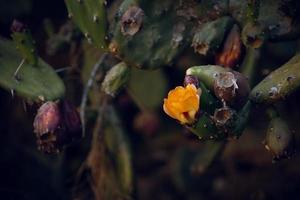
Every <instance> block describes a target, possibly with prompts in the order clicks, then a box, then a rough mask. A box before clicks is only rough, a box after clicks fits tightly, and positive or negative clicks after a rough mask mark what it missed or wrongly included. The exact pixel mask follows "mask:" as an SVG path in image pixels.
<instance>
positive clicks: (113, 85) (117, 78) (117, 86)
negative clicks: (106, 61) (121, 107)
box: [102, 62, 130, 96]
mask: <svg viewBox="0 0 300 200" xmlns="http://www.w3.org/2000/svg"><path fill="white" fill-rule="evenodd" d="M129 76H130V69H129V67H128V66H127V65H126V64H125V63H124V62H121V63H118V64H117V65H115V66H113V67H112V68H111V69H110V70H109V71H108V72H107V74H106V76H105V78H104V80H103V82H102V89H103V91H104V92H105V93H106V94H108V95H111V96H115V95H116V94H117V93H118V92H119V91H120V90H121V89H122V88H123V87H124V86H125V85H126V84H127V82H128V81H129Z"/></svg>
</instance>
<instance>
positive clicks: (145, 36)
mask: <svg viewBox="0 0 300 200" xmlns="http://www.w3.org/2000/svg"><path fill="white" fill-rule="evenodd" d="M158 5H159V6H158ZM179 7H180V1H179V0H176V1H171V0H165V1H163V2H161V1H146V0H141V1H132V0H125V1H124V2H123V3H122V4H121V6H120V9H119V11H118V12H117V16H118V18H117V19H116V20H117V21H116V26H115V30H114V36H113V38H112V41H111V43H110V45H109V50H110V51H111V52H112V53H114V54H116V55H118V56H119V57H121V58H122V59H123V60H124V61H125V62H126V63H128V65H130V66H133V67H138V68H141V69H157V68H160V67H163V66H166V65H170V64H172V62H173V59H174V58H175V57H176V56H177V55H178V54H179V53H180V52H182V51H183V49H184V48H185V47H186V46H187V45H188V43H189V38H190V37H189V32H190V30H191V28H192V27H191V22H190V21H188V20H187V19H186V18H185V17H183V16H179V15H177V12H176V9H178V8H179Z"/></svg>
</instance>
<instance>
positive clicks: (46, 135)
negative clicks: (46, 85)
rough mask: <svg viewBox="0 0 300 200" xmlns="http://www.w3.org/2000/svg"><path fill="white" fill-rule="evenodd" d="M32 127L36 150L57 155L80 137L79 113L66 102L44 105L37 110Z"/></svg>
mask: <svg viewBox="0 0 300 200" xmlns="http://www.w3.org/2000/svg"><path fill="white" fill-rule="evenodd" d="M33 127H34V132H35V134H36V137H37V144H38V149H39V150H41V151H42V152H44V153H59V152H60V151H61V150H62V149H63V147H64V146H66V145H68V144H70V143H71V142H72V141H74V140H76V139H79V138H80V137H81V121H80V116H79V113H78V112H77V110H76V108H75V106H73V105H72V104H71V103H70V102H68V101H67V100H62V101H61V102H51V101H49V102H46V103H44V104H43V105H42V106H41V107H40V108H39V109H38V112H37V115H36V117H35V119H34V123H33Z"/></svg>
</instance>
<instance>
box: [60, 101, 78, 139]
mask: <svg viewBox="0 0 300 200" xmlns="http://www.w3.org/2000/svg"><path fill="white" fill-rule="evenodd" d="M61 113H62V116H63V122H64V126H65V127H66V131H67V135H68V137H69V139H70V140H71V141H72V140H74V139H77V138H80V137H81V136H82V127H81V120H80V116H79V113H78V111H77V110H76V107H75V106H74V105H73V104H72V103H71V102H69V101H67V100H63V101H62V102H61ZM71 141H70V142H71Z"/></svg>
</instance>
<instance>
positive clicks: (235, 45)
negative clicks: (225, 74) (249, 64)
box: [216, 25, 242, 68]
mask: <svg viewBox="0 0 300 200" xmlns="http://www.w3.org/2000/svg"><path fill="white" fill-rule="evenodd" d="M241 54H242V40H241V34H240V30H239V27H238V26H237V25H234V26H233V28H232V29H231V31H230V33H229V34H228V37H227V38H226V40H225V43H224V47H223V50H222V52H221V53H219V54H217V55H216V64H217V65H221V66H223V67H229V68H233V67H234V66H236V64H237V63H238V62H239V60H240V57H241Z"/></svg>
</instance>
